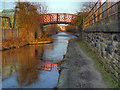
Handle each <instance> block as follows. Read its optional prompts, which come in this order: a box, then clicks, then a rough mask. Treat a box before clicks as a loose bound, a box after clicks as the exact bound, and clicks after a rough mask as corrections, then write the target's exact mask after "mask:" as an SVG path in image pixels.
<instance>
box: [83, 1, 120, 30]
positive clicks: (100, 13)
mask: <svg viewBox="0 0 120 90" xmlns="http://www.w3.org/2000/svg"><path fill="white" fill-rule="evenodd" d="M119 24H120V0H118V1H116V2H109V0H106V1H105V2H104V3H102V4H101V0H98V1H97V2H96V4H95V6H94V7H93V8H92V9H91V11H90V12H89V13H88V15H87V16H86V17H85V18H84V20H83V29H84V30H86V31H98V32H99V31H103V32H109V31H110V32H120V30H119Z"/></svg>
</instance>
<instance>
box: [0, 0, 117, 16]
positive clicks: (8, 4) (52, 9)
mask: <svg viewBox="0 0 120 90" xmlns="http://www.w3.org/2000/svg"><path fill="white" fill-rule="evenodd" d="M16 1H18V0H5V9H12V8H14V7H15V2H16ZM20 1H29V2H42V3H46V5H47V6H48V9H49V11H48V13H71V14H74V13H76V12H77V11H79V10H80V7H81V3H82V2H89V1H97V0H20ZM102 1H105V0H102ZM111 1H116V0H111ZM3 8H4V0H0V11H1V10H3Z"/></svg>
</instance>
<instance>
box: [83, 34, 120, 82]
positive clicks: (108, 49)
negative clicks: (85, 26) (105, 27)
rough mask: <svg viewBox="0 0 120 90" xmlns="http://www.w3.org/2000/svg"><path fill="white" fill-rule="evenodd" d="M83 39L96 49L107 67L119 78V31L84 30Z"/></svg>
mask: <svg viewBox="0 0 120 90" xmlns="http://www.w3.org/2000/svg"><path fill="white" fill-rule="evenodd" d="M83 36H84V40H85V41H86V42H87V43H88V44H90V46H91V47H92V48H93V49H95V50H97V51H98V52H99V54H100V56H101V57H103V58H104V61H102V62H103V63H104V64H105V66H106V67H107V69H108V70H109V71H110V72H111V73H112V74H113V75H114V76H115V78H116V79H117V80H119V79H118V78H120V33H103V32H89V33H88V32H86V33H84V34H83Z"/></svg>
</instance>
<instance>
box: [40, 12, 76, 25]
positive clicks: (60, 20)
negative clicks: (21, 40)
mask: <svg viewBox="0 0 120 90" xmlns="http://www.w3.org/2000/svg"><path fill="white" fill-rule="evenodd" d="M76 18H77V15H73V14H66V13H53V14H43V15H41V16H40V24H43V25H47V24H75V19H76Z"/></svg>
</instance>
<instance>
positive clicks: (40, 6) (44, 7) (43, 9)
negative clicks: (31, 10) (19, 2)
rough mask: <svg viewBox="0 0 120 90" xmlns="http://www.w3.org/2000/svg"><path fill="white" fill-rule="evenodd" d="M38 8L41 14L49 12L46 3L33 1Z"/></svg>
mask: <svg viewBox="0 0 120 90" xmlns="http://www.w3.org/2000/svg"><path fill="white" fill-rule="evenodd" d="M32 4H33V5H34V6H35V7H36V8H37V11H38V13H39V14H46V13H48V6H47V5H46V4H45V3H38V2H34V3H32Z"/></svg>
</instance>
